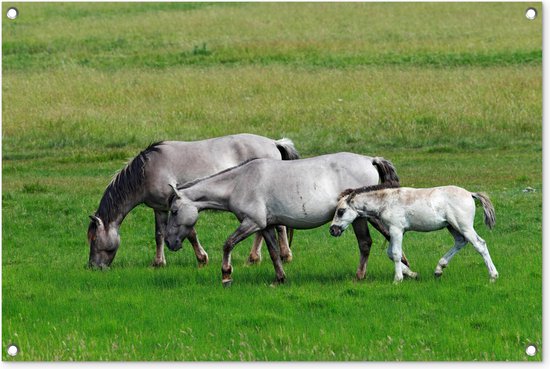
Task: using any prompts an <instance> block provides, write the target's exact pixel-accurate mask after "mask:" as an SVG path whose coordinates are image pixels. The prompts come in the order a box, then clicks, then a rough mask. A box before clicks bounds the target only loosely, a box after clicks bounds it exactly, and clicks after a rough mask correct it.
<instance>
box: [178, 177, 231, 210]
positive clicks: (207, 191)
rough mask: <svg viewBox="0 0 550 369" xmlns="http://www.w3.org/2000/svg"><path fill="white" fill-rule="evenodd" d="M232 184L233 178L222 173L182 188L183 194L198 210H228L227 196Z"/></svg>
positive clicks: (229, 193)
mask: <svg viewBox="0 0 550 369" xmlns="http://www.w3.org/2000/svg"><path fill="white" fill-rule="evenodd" d="M234 186H235V184H234V182H233V180H232V179H231V178H228V176H227V175H224V174H222V175H220V176H217V177H213V178H208V179H206V180H204V181H201V182H198V183H196V184H195V185H193V186H191V187H189V188H186V189H184V190H183V194H184V196H185V197H187V198H188V199H189V200H191V201H193V203H194V205H195V206H197V208H199V209H200V210H203V209H213V210H228V206H229V205H228V204H229V197H230V195H231V192H232V189H233V187H234Z"/></svg>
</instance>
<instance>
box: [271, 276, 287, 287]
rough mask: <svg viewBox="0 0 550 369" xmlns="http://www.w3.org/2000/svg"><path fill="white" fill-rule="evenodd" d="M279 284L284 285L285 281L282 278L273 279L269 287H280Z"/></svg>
mask: <svg viewBox="0 0 550 369" xmlns="http://www.w3.org/2000/svg"><path fill="white" fill-rule="evenodd" d="M281 284H285V279H284V278H283V279H275V280H274V281H273V283H271V284H270V285H269V287H277V286H280V285H281Z"/></svg>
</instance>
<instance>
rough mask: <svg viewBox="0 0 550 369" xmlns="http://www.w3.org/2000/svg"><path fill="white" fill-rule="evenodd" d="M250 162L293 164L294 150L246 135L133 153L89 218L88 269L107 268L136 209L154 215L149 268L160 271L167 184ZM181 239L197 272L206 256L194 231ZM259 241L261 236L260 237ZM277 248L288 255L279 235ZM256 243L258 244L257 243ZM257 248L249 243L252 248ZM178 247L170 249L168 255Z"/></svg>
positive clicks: (156, 146) (283, 143) (163, 261)
mask: <svg viewBox="0 0 550 369" xmlns="http://www.w3.org/2000/svg"><path fill="white" fill-rule="evenodd" d="M252 158H272V159H279V160H280V159H283V160H294V159H298V158H299V155H298V152H297V151H296V149H295V148H294V144H293V143H292V141H290V140H289V139H286V138H283V139H281V140H278V141H275V140H272V139H269V138H266V137H262V136H256V135H251V134H239V135H232V136H224V137H218V138H212V139H208V140H203V141H194V142H182V141H163V142H158V143H155V144H152V145H150V146H149V147H148V148H146V149H145V150H143V151H142V152H141V153H139V154H138V155H137V156H136V157H135V158H134V159H133V160H132V161H130V162H129V163H128V164H127V165H126V167H125V168H124V169H122V170H121V171H120V172H119V173H118V174H117V175H116V176H115V177H114V178H113V180H112V181H111V183H109V185H108V186H107V188H106V189H105V192H104V194H103V197H102V198H101V201H100V203H99V207H98V209H97V211H96V212H95V214H94V215H92V216H90V218H91V222H90V225H89V227H88V243H89V244H90V257H89V262H88V264H89V265H90V266H98V267H104V266H109V265H110V264H111V262H112V261H113V259H114V257H115V254H116V252H117V250H118V247H119V245H120V236H119V228H120V225H121V223H122V221H123V220H124V217H126V215H127V214H128V213H129V212H130V211H131V210H132V209H133V208H134V207H136V206H137V205H139V204H142V203H144V204H146V205H147V206H149V207H151V208H153V210H154V212H155V239H156V245H157V246H156V256H155V259H154V261H153V265H154V266H163V265H166V259H165V257H164V234H165V230H166V222H167V220H168V209H169V206H168V205H169V204H168V199H169V197H170V195H171V194H172V190H171V189H170V187H168V186H167V183H185V182H189V181H192V180H195V179H197V178H201V177H205V176H209V175H211V174H213V173H217V172H219V171H221V170H224V169H227V168H230V167H233V166H235V165H237V164H239V163H242V162H243V161H246V160H250V159H252ZM186 237H187V238H188V239H189V241H190V242H191V245H192V246H193V249H194V251H195V255H196V257H197V261H198V262H199V266H202V265H204V264H206V263H207V262H208V255H207V254H206V252H205V251H204V249H203V248H202V246H201V245H200V243H199V240H198V238H197V233H196V231H195V229H194V228H193V229H191V230H190V232H189V233H188V234H186ZM260 237H261V236H260ZM280 239H281V240H282V244H281V247H282V248H284V249H285V250H288V244H286V243H285V241H286V235H285V232H282V235H281V237H280ZM260 241H261V239H260ZM258 244H259V242H256V243H255V248H256V247H257V246H258ZM180 247H181V243H180V244H179V247H176V248H171V249H172V250H173V251H176V250H178V248H180Z"/></svg>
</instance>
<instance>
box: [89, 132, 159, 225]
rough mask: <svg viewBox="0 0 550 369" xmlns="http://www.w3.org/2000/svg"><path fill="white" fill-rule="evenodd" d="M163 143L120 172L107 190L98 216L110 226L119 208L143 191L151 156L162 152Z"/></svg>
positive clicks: (139, 156)
mask: <svg viewBox="0 0 550 369" xmlns="http://www.w3.org/2000/svg"><path fill="white" fill-rule="evenodd" d="M162 144H163V141H159V142H155V143H152V144H150V145H149V146H148V147H147V148H146V149H145V150H143V151H141V152H140V153H139V154H138V155H137V156H136V157H135V158H133V159H132V161H130V162H129V163H128V164H127V165H126V166H125V167H124V168H122V169H121V170H120V172H118V173H117V174H116V175H115V176H114V178H113V179H112V180H111V183H109V185H108V186H107V188H106V189H105V192H104V193H103V197H102V198H101V201H100V202H99V207H98V209H97V211H96V214H95V215H96V216H98V217H99V218H101V220H103V222H104V223H105V226H107V225H108V223H109V222H111V221H112V220H113V219H114V218H115V217H116V216H117V214H118V213H119V207H120V205H121V204H123V203H124V202H125V201H127V200H128V198H129V196H131V195H132V194H135V193H136V192H138V191H140V190H141V189H142V186H143V184H144V180H145V170H144V169H145V164H146V163H147V160H148V159H149V154H150V153H152V152H157V151H159V150H160V145H162Z"/></svg>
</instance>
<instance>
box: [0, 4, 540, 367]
mask: <svg viewBox="0 0 550 369" xmlns="http://www.w3.org/2000/svg"><path fill="white" fill-rule="evenodd" d="M10 5H14V4H10V3H4V4H2V6H3V7H2V11H3V14H5V12H6V9H7V7H8V6H10ZM15 5H16V6H17V7H18V9H19V11H20V17H19V18H18V19H17V20H15V21H9V20H7V19H4V20H3V22H2V36H3V40H2V64H3V70H2V73H3V79H2V95H3V104H2V106H3V110H2V159H3V160H2V230H3V232H2V294H3V295H2V311H3V314H2V358H3V360H9V361H25V360H26V361H35V360H371V361H373V360H374V361H385V360H482V361H483V360H512V361H528V360H529V361H540V360H542V355H541V354H540V353H538V354H537V355H535V356H534V357H528V356H527V355H526V354H525V348H526V346H527V345H528V344H535V345H537V347H538V348H539V349H541V348H542V25H541V21H540V17H539V18H538V19H537V20H535V21H527V20H526V19H525V17H524V16H523V13H524V11H525V9H526V8H527V6H528V4H526V3H520V4H518V3H487V4H475V3H464V4H449V3H440V4H437V3H419V4H402V3H400V4H397V3H392V4H382V3H373V4H361V3H359V4H357V3H348V4H307V3H306V4H301V3H300V4H298V3H289V4H253V3H223V4H201V3H193V4H186V3H164V4H154V3H131V4H130V3H119V4H109V3H104V4H87V3H65V4H56V3H51V4H40V3H19V4H15ZM535 6H537V7H538V8H539V12H540V10H541V9H540V8H541V6H540V4H539V3H537V4H535ZM237 132H250V133H256V134H262V135H265V136H269V137H272V138H280V137H289V138H291V139H292V140H293V141H294V143H295V145H296V147H297V148H298V150H299V151H300V152H301V154H302V156H304V157H309V156H314V155H318V154H323V153H329V152H335V151H354V152H358V153H363V154H367V155H377V156H384V157H386V158H388V159H390V160H392V161H393V163H394V164H395V166H396V168H397V170H398V174H399V176H400V178H401V180H402V184H403V185H405V186H416V187H422V186H436V185H444V184H455V185H459V186H462V187H465V188H467V189H469V190H471V191H485V192H487V193H488V194H489V195H490V197H491V199H492V201H493V203H494V205H495V208H496V212H497V225H496V228H495V229H494V230H493V231H489V230H487V228H485V227H484V225H483V221H482V211H481V210H480V209H478V216H477V218H476V229H477V230H478V232H479V233H480V235H481V236H482V237H483V238H484V239H485V240H486V241H487V244H488V247H489V250H490V252H491V256H492V258H493V261H494V263H495V265H496V267H497V268H498V270H499V272H500V278H499V279H498V280H497V282H496V283H494V284H492V283H489V278H488V274H487V270H486V268H485V265H484V263H483V260H482V258H481V257H480V256H479V255H478V254H477V253H476V252H475V251H474V250H473V248H472V247H471V246H468V247H466V248H465V249H464V250H462V251H461V253H460V254H458V255H457V256H456V257H455V258H454V259H453V261H452V263H451V264H450V266H449V268H448V269H446V270H445V274H444V275H443V277H442V278H441V280H436V279H435V278H434V277H433V270H434V268H435V266H436V264H437V261H438V260H439V258H440V257H441V256H442V255H443V254H444V253H445V252H446V251H447V250H448V249H449V248H450V247H451V246H452V239H451V237H450V236H449V235H448V234H447V232H445V231H443V232H435V233H429V234H418V233H410V234H407V235H406V236H405V240H404V250H405V252H406V254H407V256H408V258H409V260H410V261H411V264H412V266H413V269H414V270H415V271H417V272H419V274H420V278H419V280H416V281H412V280H406V281H404V282H403V283H402V284H401V285H398V286H396V285H393V284H392V280H393V264H392V263H391V262H390V261H389V260H388V259H387V257H386V252H385V246H386V245H385V244H384V242H383V240H382V237H381V236H380V235H379V234H375V235H374V245H373V249H372V253H371V258H370V260H369V266H368V270H367V278H366V280H365V281H362V282H356V281H355V280H354V276H355V269H356V266H357V262H358V249H357V245H356V242H355V238H354V237H353V234H352V233H351V232H346V233H345V234H344V236H343V237H342V238H339V239H336V238H332V237H330V235H329V233H328V227H327V226H326V227H321V228H319V229H316V230H310V231H297V232H296V233H295V238H294V245H293V253H294V260H293V262H292V263H289V264H286V265H285V271H286V275H287V279H288V282H287V284H285V285H282V286H278V287H276V288H273V287H270V283H271V282H272V280H273V278H274V272H273V267H272V265H271V262H270V261H269V258H267V259H266V260H264V261H263V263H261V264H260V265H257V266H246V265H245V261H246V257H247V255H248V250H249V248H250V246H251V240H247V241H244V242H243V243H242V244H240V245H239V246H237V247H236V249H235V252H234V253H233V265H234V273H233V278H234V283H233V286H232V287H231V288H229V289H224V288H223V287H222V285H221V283H220V282H221V273H220V265H221V247H222V244H223V241H224V240H225V238H226V237H227V236H228V235H229V234H230V233H231V232H232V231H233V230H234V229H235V227H236V226H237V222H236V220H235V219H234V217H233V216H232V215H231V214H227V213H215V212H206V213H204V214H203V215H202V216H201V218H200V221H199V223H198V231H199V235H200V239H201V242H202V244H203V245H204V247H205V249H206V251H207V252H208V253H209V256H210V265H208V266H207V267H206V268H202V269H198V268H197V266H196V260H195V258H194V255H193V253H192V251H191V248H190V247H188V246H185V247H184V248H183V249H182V250H180V251H179V252H176V253H172V252H170V251H169V250H167V251H166V252H167V255H166V256H167V262H168V265H167V266H166V267H165V268H161V269H154V268H152V267H151V266H150V264H151V261H152V259H153V256H154V225H153V213H152V211H151V210H150V209H149V208H146V207H144V206H141V207H138V208H136V209H135V210H134V211H133V212H131V213H130V214H129V215H128V217H127V218H126V220H125V222H124V223H123V225H122V227H121V238H122V244H121V247H120V249H119V251H118V254H117V256H116V258H115V261H114V263H113V265H112V266H111V268H110V269H109V270H107V271H101V272H100V271H91V270H88V269H86V268H85V264H86V262H87V260H88V252H89V248H88V245H87V242H86V230H87V226H88V222H89V219H88V215H89V214H92V213H93V212H94V211H95V210H96V208H97V205H98V203H99V200H100V197H101V195H102V193H103V190H104V188H105V187H106V185H107V184H108V182H109V180H110V178H111V177H112V175H113V174H114V173H115V172H116V171H117V170H119V169H120V168H121V167H122V166H123V165H124V164H125V162H126V161H127V160H128V159H130V158H132V157H133V156H135V155H136V154H137V153H138V152H139V151H140V150H142V149H143V148H144V147H146V146H147V145H148V144H149V143H151V142H153V141H157V140H162V139H174V140H175V139H179V140H196V139H202V138H207V137H212V136H220V135H225V134H231V133H237ZM528 186H529V187H532V188H534V189H535V192H527V193H525V192H523V191H522V190H523V189H525V188H526V187H528ZM264 253H265V254H266V255H267V252H264ZM9 343H15V344H17V345H18V346H19V348H20V350H21V353H20V354H19V355H18V356H17V357H15V358H10V357H8V356H7V354H6V348H7V346H8V344H9Z"/></svg>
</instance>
